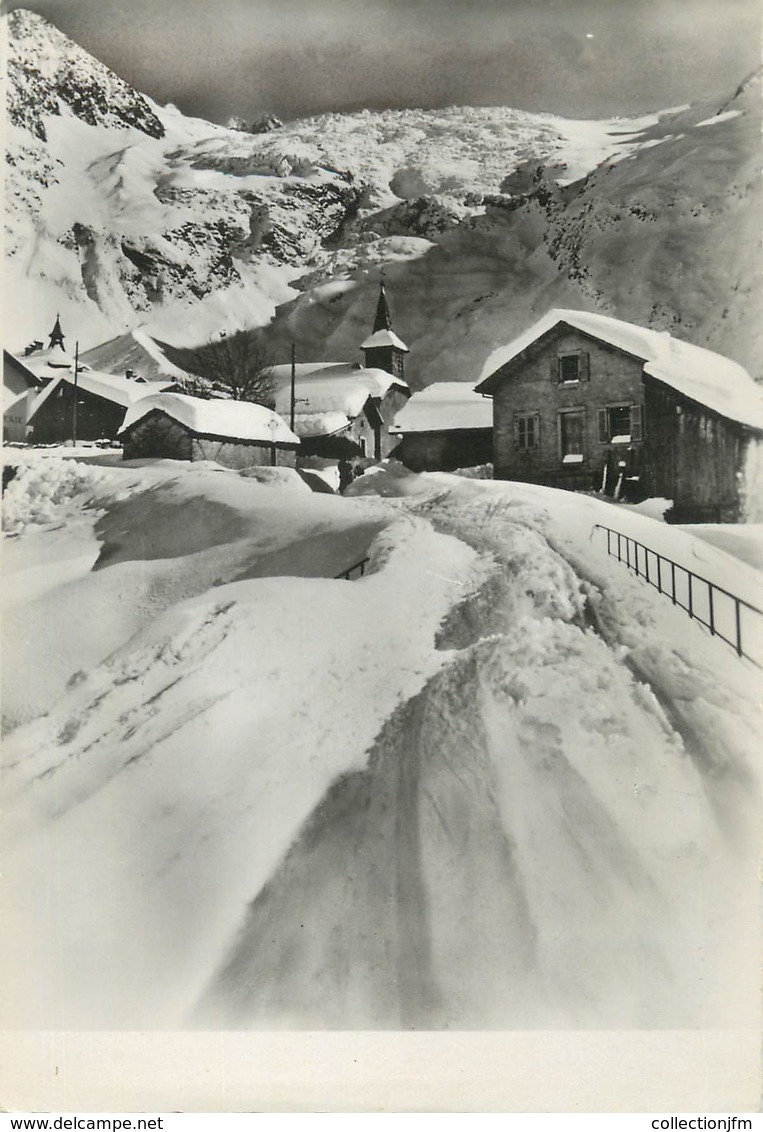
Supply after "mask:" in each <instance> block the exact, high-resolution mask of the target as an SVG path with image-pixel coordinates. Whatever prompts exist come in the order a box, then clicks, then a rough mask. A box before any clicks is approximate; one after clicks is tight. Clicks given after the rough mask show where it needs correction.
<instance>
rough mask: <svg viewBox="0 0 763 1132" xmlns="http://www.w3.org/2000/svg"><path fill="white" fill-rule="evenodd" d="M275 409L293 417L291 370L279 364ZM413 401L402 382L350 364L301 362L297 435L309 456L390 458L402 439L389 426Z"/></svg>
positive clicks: (297, 374) (382, 372)
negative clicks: (392, 433)
mask: <svg viewBox="0 0 763 1132" xmlns="http://www.w3.org/2000/svg"><path fill="white" fill-rule="evenodd" d="M272 372H273V377H274V381H275V386H276V394H275V400H276V411H277V412H278V413H280V414H281V416H283V417H284V418H285V419H287V420H289V419H290V415H291V399H292V389H291V367H290V366H288V365H284V366H280V365H279V366H274V367H273V370H272ZM409 397H410V390H409V389H408V386H407V385H406V384H405V382H404V381H402V380H401V379H400V378H398V377H395V376H394V375H393V374H391V373H388V372H387V371H386V370H382V369H364V368H363V367H361V366H357V365H350V364H349V363H347V362H334V363H330V362H319V363H316V364H302V365H299V366H297V367H296V369H295V381H294V431H295V432H296V434H297V436H299V437H300V439H301V441H302V453H303V454H304V455H305V456H322V457H324V458H326V459H336V460H346V459H352V458H353V457H356V456H361V457H362V456H367V457H370V458H371V459H374V460H383V459H384V458H385V457H387V456H388V455H389V454H390V452H391V450H392V448H393V447H394V445H395V444H396V443H397V438H396V437H393V436H392V435H391V432H390V426H391V425H392V422H393V420H394V418H395V414H396V413H397V411H398V410H399V409H400V408H401V407H402V406H403V405H404V404H405V402H406V401H407V400H408V398H409Z"/></svg>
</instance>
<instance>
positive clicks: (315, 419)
mask: <svg viewBox="0 0 763 1132" xmlns="http://www.w3.org/2000/svg"><path fill="white" fill-rule="evenodd" d="M351 424H352V421H351V420H350V418H349V417H348V416H347V415H346V414H345V413H295V414H294V431H295V432H296V434H297V436H299V437H301V438H302V439H304V438H306V437H308V436H336V434H337V433H338V432H343V431H344V429H346V428H349V426H350V425H351Z"/></svg>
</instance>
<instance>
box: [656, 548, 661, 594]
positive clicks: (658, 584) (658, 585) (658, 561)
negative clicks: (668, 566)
mask: <svg viewBox="0 0 763 1132" xmlns="http://www.w3.org/2000/svg"><path fill="white" fill-rule="evenodd" d="M657 593H658V594H661V593H662V555H661V554H658V555H657Z"/></svg>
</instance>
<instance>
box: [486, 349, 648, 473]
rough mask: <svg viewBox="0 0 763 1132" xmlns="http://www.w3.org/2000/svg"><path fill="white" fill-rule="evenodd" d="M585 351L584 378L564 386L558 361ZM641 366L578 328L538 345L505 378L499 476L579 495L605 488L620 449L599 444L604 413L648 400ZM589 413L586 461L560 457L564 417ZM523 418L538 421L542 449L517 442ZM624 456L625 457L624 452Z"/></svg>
mask: <svg viewBox="0 0 763 1132" xmlns="http://www.w3.org/2000/svg"><path fill="white" fill-rule="evenodd" d="M574 354H579V355H580V356H581V358H582V359H583V363H584V371H585V374H586V376H585V378H584V379H583V380H580V381H578V382H575V383H574V384H573V383H571V384H562V383H560V381H559V376H558V375H559V358H560V356H562V355H574ZM643 396H644V391H643V385H642V362H641V361H640V360H639V359H636V358H632V357H630V356H629V355H628V354H625V353H623V352H622V351H619V350H615V349H614V348H612V347H610V346H608V345H605V344H604V343H601V342H598V341H595V340H594V339H591V338H589V337H587V336H586V335H585V334H581V333H580V332H579V331H576V330H573V329H568V328H566V327H560V328H559V329H558V331H556V332H555V333H554V334H552V335H551V336H549V338H548V339H546V340H545V341H544V342H541V343H539V345H538V346H537V348H535V347H530V348H529V349H528V350H527V351H526V353H525V355H524V356H520V357H519V358H516V359H514V360H513V361H512V362H510V363H508V364H507V366H506V367H505V378H504V380H503V381H501V382H500V384H499V386H498V388H496V390H495V392H494V396H493V421H494V437H493V445H494V451H493V462H494V474H495V478H496V479H513V480H523V481H529V482H531V483H545V484H550V485H552V486H554V487H564V488H569V489H573V490H592V489H598V488H599V487H600V486H601V483H602V477H603V472H604V467H605V465H607V464H608V463H609V462H610V461H611V460H612V455H613V447H612V446H611V445H610V444H608V443H606V442H602V441H601V440H600V439H599V435H600V434H599V411H600V410H601V409H605V408H607V407H611V406H617V405H633V406H635V407H636V409H638V408H639V407H640V406H641V405H642V402H643ZM574 410H579V411H581V412H582V413H583V446H582V447H583V452H582V455H583V460H582V462H580V463H577V464H572V465H565V464H563V463H562V458H561V451H560V446H561V437H560V415H561V413H563V412H565V411H574ZM517 415H528V416H530V415H533V416H535V418H536V420H537V423H538V429H539V443H538V445H537V447H534V448H529V449H527V450H521V449H519V448H518V447H517V445H516V440H515V437H516V423H515V418H516V417H517ZM618 454H619V453H618Z"/></svg>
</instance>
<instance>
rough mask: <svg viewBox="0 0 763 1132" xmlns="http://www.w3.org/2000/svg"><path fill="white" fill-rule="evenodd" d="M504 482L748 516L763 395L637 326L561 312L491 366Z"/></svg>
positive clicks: (702, 513) (703, 515)
mask: <svg viewBox="0 0 763 1132" xmlns="http://www.w3.org/2000/svg"><path fill="white" fill-rule="evenodd" d="M476 390H477V392H478V393H484V394H486V395H488V396H490V397H492V399H493V450H494V474H495V476H496V478H497V479H516V480H523V481H529V482H534V483H545V484H550V485H552V486H554V487H563V488H568V489H571V490H588V491H591V490H593V491H604V492H606V493H608V494H611V495H614V496H616V497H622V496H626V497H627V496H628V495H630V496H631V497H635V498H643V497H644V496H646V495H652V496H663V497H665V498H668V499H672V500H673V510H672V512H671V516H670V517H671V519H673V520H674V521H683V522H729V521H736V520H738V519H739V518H740V517H741V516H742V513H743V508H744V498H745V493H746V492H747V491H748V490H749V486H746V485H745V475H746V468H747V467H748V466H749V465H750V464H751V463H752V462H754V461H753V456H754V452H755V451H756V450H757V449H758V448H759V446H760V444H761V441H762V440H763V393H762V392H761V389H760V386H758V385H756V383H755V382H754V381H753V380H752V378H751V377H750V375H749V374H748V373H747V372H746V370H744V369H743V368H742V367H741V366H740V365H738V364H737V363H736V362H733V361H731V360H730V359H729V358H725V357H722V356H721V355H720V354H716V353H713V352H712V351H710V350H705V349H703V348H702V347H699V346H694V345H692V344H691V343H689V342H684V341H682V340H680V339H677V338H674V337H672V335H670V334H668V333H667V332H666V331H657V330H649V329H647V328H645V327H641V326H636V325H635V324H633V323H628V322H623V321H621V320H619V319H614V318H609V317H608V316H605V315H600V314H592V313H590V312H587V311H575V310H552V311H549V313H548V314H546V315H544V317H543V318H541V319H540V320H539V321H538V322H537V323H536V324H535V325H534V326H532V327H530V329H529V330H527V331H526V332H525V333H524V334H522V335H520V337H519V338H517V339H515V340H514V341H513V342H511V343H509V344H508V345H507V346H505V347H501V348H500V349H498V350H497V351H495V352H494V353H493V354H492V355H491V356H490V357H489V358H488V360H487V362H486V363H485V366H484V369H483V377H482V380H481V381H480V382H479V384H478V385H477V386H476Z"/></svg>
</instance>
